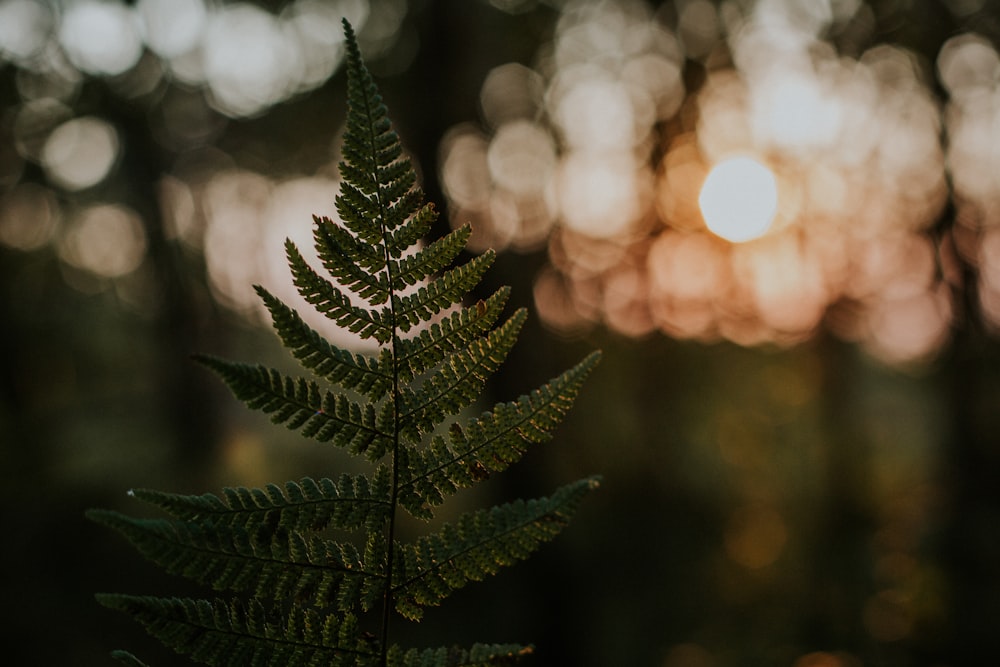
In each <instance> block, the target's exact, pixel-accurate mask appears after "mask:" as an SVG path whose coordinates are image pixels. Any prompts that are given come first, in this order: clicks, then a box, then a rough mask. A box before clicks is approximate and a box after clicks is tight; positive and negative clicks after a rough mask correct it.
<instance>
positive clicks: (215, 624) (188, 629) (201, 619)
mask: <svg viewBox="0 0 1000 667" xmlns="http://www.w3.org/2000/svg"><path fill="white" fill-rule="evenodd" d="M97 600H98V601H99V602H100V603H101V604H103V605H104V606H106V607H108V608H110V609H116V610H118V611H123V612H125V613H127V614H129V615H130V616H132V617H133V618H135V619H136V620H137V621H139V622H140V623H141V624H142V625H144V626H145V627H146V630H147V631H148V632H149V633H150V634H151V635H152V636H154V637H156V638H157V639H159V640H160V641H161V642H162V643H163V644H165V645H166V646H168V647H170V648H171V649H173V650H174V651H176V652H178V653H180V654H182V655H186V656H188V657H190V658H191V659H193V660H196V661H198V662H202V663H205V664H209V665H217V666H219V667H246V666H251V667H264V666H270V665H324V666H326V665H329V666H330V667H360V666H365V667H367V666H370V665H375V664H376V659H377V657H378V654H377V652H376V651H375V650H374V648H373V646H372V642H371V640H369V639H366V638H365V636H364V635H363V633H362V632H361V631H360V629H359V628H358V622H357V618H356V617H355V616H354V615H353V614H339V615H334V614H321V613H319V612H317V611H314V610H311V609H306V608H303V607H302V606H301V605H298V604H293V605H292V607H291V611H290V612H289V613H287V614H285V613H283V612H280V611H275V610H268V609H266V608H265V607H264V606H263V605H262V604H260V603H259V602H257V601H255V600H251V601H250V602H249V603H242V602H240V601H238V600H236V601H232V602H226V601H223V600H218V599H217V600H214V601H208V600H192V599H187V598H185V599H181V598H160V597H152V596H138V595H108V594H101V595H98V596H97Z"/></svg>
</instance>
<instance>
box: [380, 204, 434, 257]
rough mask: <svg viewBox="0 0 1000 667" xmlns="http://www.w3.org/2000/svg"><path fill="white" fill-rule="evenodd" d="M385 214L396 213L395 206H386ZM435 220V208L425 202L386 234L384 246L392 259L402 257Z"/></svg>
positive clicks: (393, 214)
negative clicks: (413, 213) (424, 204)
mask: <svg viewBox="0 0 1000 667" xmlns="http://www.w3.org/2000/svg"><path fill="white" fill-rule="evenodd" d="M421 196H422V195H421ZM386 215H387V216H395V215H397V208H396V206H395V205H393V206H390V207H388V208H387V209H386ZM435 220H437V210H436V209H435V208H434V205H433V204H427V205H426V206H423V207H422V208H420V209H419V210H418V211H417V212H416V214H415V215H413V216H411V217H410V218H409V219H408V220H406V221H405V222H403V223H402V224H401V225H399V228H398V229H396V230H395V231H393V232H391V233H390V234H389V235H388V238H387V239H386V246H387V248H388V250H389V255H390V256H391V257H392V258H393V259H399V258H400V257H402V256H403V255H404V254H405V253H406V252H407V251H408V250H409V249H410V248H412V247H413V246H414V245H416V244H417V243H418V242H419V241H420V239H422V238H423V237H424V236H425V235H426V234H427V233H428V232H429V231H430V230H431V225H433V224H434V221H435Z"/></svg>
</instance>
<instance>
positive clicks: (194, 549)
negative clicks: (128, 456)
mask: <svg viewBox="0 0 1000 667" xmlns="http://www.w3.org/2000/svg"><path fill="white" fill-rule="evenodd" d="M88 516H89V518H90V519H92V520H94V521H96V522H98V523H101V524H104V525H105V526H108V527H109V528H112V529H114V530H117V531H118V532H120V533H121V534H122V535H124V536H125V538H126V539H127V540H128V541H129V542H131V543H132V545H133V546H135V548H136V549H137V550H138V551H139V553H141V554H142V555H144V556H145V557H146V558H148V559H149V560H151V561H152V562H154V563H156V564H157V565H160V566H161V567H163V568H164V569H165V570H166V571H167V572H169V573H171V574H179V575H182V576H184V577H187V578H189V579H191V580H192V581H195V582H197V583H199V584H205V585H210V586H212V587H213V588H214V589H215V590H218V591H234V592H239V591H247V592H250V593H252V594H253V595H254V596H256V597H258V598H260V599H275V600H277V599H283V598H289V599H291V598H294V599H310V600H315V601H316V602H317V603H318V604H320V605H327V604H334V603H335V604H337V605H338V608H340V609H341V610H342V611H350V610H352V609H354V608H355V607H356V606H358V604H357V600H356V598H355V596H353V595H352V594H354V593H356V592H358V591H364V592H365V594H366V596H367V597H369V598H375V597H377V596H378V595H379V594H381V592H382V589H383V588H384V586H385V582H384V581H383V579H382V577H381V576H380V573H379V572H378V571H369V570H366V569H365V567H366V566H365V563H364V560H363V558H362V555H361V554H360V553H359V552H358V550H357V548H356V547H354V546H353V545H352V544H350V543H344V542H334V541H331V540H324V539H321V538H319V537H315V536H313V537H311V538H310V537H307V536H305V535H303V534H302V533H298V532H287V531H282V532H280V533H277V534H276V535H275V537H274V539H270V540H261V539H259V536H256V535H254V534H253V533H252V532H251V531H248V530H246V529H245V528H241V527H234V526H223V525H211V524H205V523H195V522H185V521H169V520H165V519H134V518H132V517H129V516H126V515H124V514H120V513H118V512H112V511H107V510H91V511H90V512H89V513H88Z"/></svg>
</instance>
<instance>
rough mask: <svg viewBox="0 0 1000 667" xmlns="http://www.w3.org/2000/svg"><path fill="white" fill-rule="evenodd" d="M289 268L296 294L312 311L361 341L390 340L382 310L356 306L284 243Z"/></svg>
mask: <svg viewBox="0 0 1000 667" xmlns="http://www.w3.org/2000/svg"><path fill="white" fill-rule="evenodd" d="M285 253H286V255H287V256H288V265H289V267H291V269H292V276H293V281H294V283H295V287H296V288H297V289H298V291H299V294H301V295H302V298H303V299H305V300H306V301H307V302H308V303H309V304H310V305H312V307H313V308H315V309H316V310H317V311H319V312H320V313H322V314H323V315H326V316H327V317H328V318H330V319H331V320H333V321H334V322H336V323H337V324H338V325H339V326H342V327H344V328H345V329H347V330H348V331H350V332H351V333H355V334H357V335H358V336H360V337H361V338H375V340H377V341H378V342H380V343H387V342H389V340H390V339H391V338H392V334H393V328H392V321H391V319H390V318H389V317H388V316H387V313H386V311H385V309H383V310H381V311H378V310H369V309H367V308H362V307H361V306H355V305H354V304H353V303H351V299H350V297H349V296H347V294H345V293H344V291H343V290H341V289H339V288H338V287H336V286H335V285H334V284H333V283H331V282H330V281H329V280H327V279H326V278H323V277H322V276H320V275H319V274H318V273H316V271H314V270H313V268H312V267H311V266H309V263H308V262H306V260H305V259H303V257H302V254H301V253H300V252H299V250H298V248H296V247H295V244H294V243H292V242H291V241H288V242H286V244H285Z"/></svg>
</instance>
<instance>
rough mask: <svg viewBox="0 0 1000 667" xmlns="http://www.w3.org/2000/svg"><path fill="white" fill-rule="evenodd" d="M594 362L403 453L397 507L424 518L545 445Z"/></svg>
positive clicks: (586, 361)
mask: <svg viewBox="0 0 1000 667" xmlns="http://www.w3.org/2000/svg"><path fill="white" fill-rule="evenodd" d="M600 356H601V355H600V353H599V352H593V353H591V354H590V355H588V356H587V357H586V358H584V359H583V360H582V361H581V362H580V363H578V364H577V365H576V366H574V367H573V368H570V369H569V370H567V371H565V372H564V373H562V374H561V375H559V376H557V377H556V378H554V379H552V380H550V381H549V382H548V383H546V384H544V385H542V386H541V387H539V388H538V389H535V390H534V391H532V392H531V393H530V394H528V395H526V396H521V397H520V398H519V399H518V400H517V401H515V402H512V403H499V404H497V405H496V406H494V407H493V409H492V410H490V411H487V412H484V413H482V414H481V415H480V416H479V417H478V418H476V419H473V420H471V421H470V422H469V423H468V424H466V425H465V426H464V427H463V426H462V425H460V424H458V423H455V424H452V426H451V428H450V430H449V433H448V439H447V440H445V438H443V437H441V436H435V437H434V438H433V439H432V440H431V444H430V446H429V447H428V448H427V449H426V450H424V451H420V452H415V451H413V452H411V451H407V452H404V456H406V466H405V468H406V470H408V471H409V475H410V476H409V477H408V478H407V479H405V480H404V481H402V482H401V484H400V487H399V502H400V504H401V505H402V506H403V507H405V508H406V510H407V511H408V512H410V513H411V514H413V515H414V516H416V517H418V518H429V517H430V515H431V507H435V506H437V505H440V504H441V503H442V502H444V500H445V498H446V497H447V496H448V495H451V494H453V493H455V491H457V490H458V489H462V488H467V487H470V486H472V485H473V484H475V483H476V482H478V481H481V480H482V479H484V478H486V477H487V476H489V474H490V473H491V472H501V471H503V470H506V469H507V467H508V466H510V465H511V464H513V463H515V462H517V461H518V460H520V459H521V457H522V456H523V455H524V453H525V451H527V445H529V444H537V443H541V442H545V441H546V440H548V439H550V438H551V437H552V431H553V430H555V428H556V427H557V426H559V424H560V423H562V420H563V419H564V418H565V416H566V414H567V412H568V411H569V409H570V408H571V407H572V406H573V402H574V400H575V399H576V396H577V394H579V392H580V388H581V386H582V385H583V382H584V381H585V380H586V379H587V377H588V376H589V375H590V373H591V371H592V370H593V369H594V367H595V366H596V365H597V363H598V361H600Z"/></svg>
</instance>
